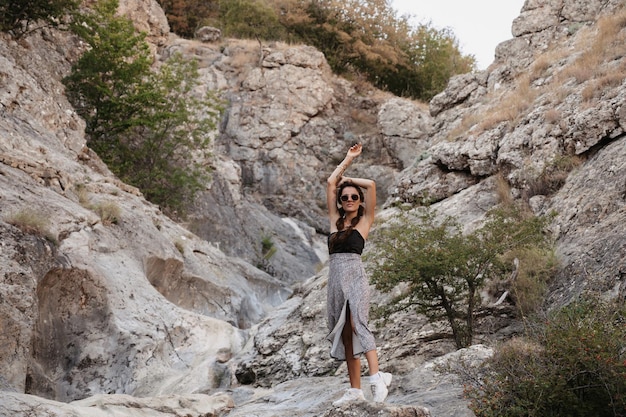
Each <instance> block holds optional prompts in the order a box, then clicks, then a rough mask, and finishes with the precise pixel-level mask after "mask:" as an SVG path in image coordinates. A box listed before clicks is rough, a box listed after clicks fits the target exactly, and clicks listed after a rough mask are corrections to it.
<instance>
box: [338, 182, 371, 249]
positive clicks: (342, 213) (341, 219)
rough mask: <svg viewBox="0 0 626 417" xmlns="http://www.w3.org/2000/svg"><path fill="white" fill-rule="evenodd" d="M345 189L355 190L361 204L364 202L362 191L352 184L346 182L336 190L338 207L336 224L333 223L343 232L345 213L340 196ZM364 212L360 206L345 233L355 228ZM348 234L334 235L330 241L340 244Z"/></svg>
mask: <svg viewBox="0 0 626 417" xmlns="http://www.w3.org/2000/svg"><path fill="white" fill-rule="evenodd" d="M347 187H353V188H356V191H357V193H359V198H360V199H361V203H362V202H364V201H365V195H364V194H363V190H361V187H359V186H358V185H356V184H355V183H353V182H350V181H346V182H344V183H342V184H341V185H340V186H339V187H338V188H337V205H338V206H339V207H338V208H339V218H338V219H337V223H335V225H336V226H337V230H338V231H342V230H344V218H345V216H346V211H345V210H344V209H343V207H342V206H341V194H342V193H343V190H344V188H347ZM364 212H365V208H364V207H363V206H362V205H359V210H358V211H357V214H356V217H354V219H352V221H351V222H350V226H348V228H347V229H346V231H349V230H352V229H354V226H356V225H357V224H358V223H359V220H361V217H363V213H364ZM349 234H350V233H341V234H339V233H336V234H335V235H333V236H332V237H331V241H332V243H336V242H340V241H342V240H344V239H347V237H348V235H349Z"/></svg>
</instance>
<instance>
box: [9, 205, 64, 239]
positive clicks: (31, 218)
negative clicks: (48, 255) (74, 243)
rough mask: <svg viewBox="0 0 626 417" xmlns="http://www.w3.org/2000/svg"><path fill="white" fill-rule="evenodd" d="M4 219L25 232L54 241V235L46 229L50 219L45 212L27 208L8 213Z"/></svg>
mask: <svg viewBox="0 0 626 417" xmlns="http://www.w3.org/2000/svg"><path fill="white" fill-rule="evenodd" d="M5 221H6V222H7V223H9V224H11V225H13V226H15V227H17V228H18V229H20V230H21V231H22V232H23V233H25V234H29V235H35V236H39V237H42V238H45V239H47V240H49V241H51V242H56V236H54V235H53V234H52V232H50V230H49V229H48V226H49V222H50V220H49V218H48V216H47V215H46V214H45V213H42V212H39V211H36V210H32V209H28V208H27V209H23V210H21V211H18V212H15V213H13V214H11V215H9V216H8V217H7V218H6V219H5Z"/></svg>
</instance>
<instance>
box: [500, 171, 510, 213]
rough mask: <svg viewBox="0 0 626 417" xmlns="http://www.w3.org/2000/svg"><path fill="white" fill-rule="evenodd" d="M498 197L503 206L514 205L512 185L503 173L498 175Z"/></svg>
mask: <svg viewBox="0 0 626 417" xmlns="http://www.w3.org/2000/svg"><path fill="white" fill-rule="evenodd" d="M496 195H497V196H498V202H499V203H500V204H502V205H503V206H506V207H511V206H512V205H513V196H512V195H511V185H510V184H509V182H508V181H507V180H506V178H504V175H503V174H502V173H498V174H497V175H496Z"/></svg>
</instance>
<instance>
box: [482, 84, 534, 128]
mask: <svg viewBox="0 0 626 417" xmlns="http://www.w3.org/2000/svg"><path fill="white" fill-rule="evenodd" d="M536 97H537V91H536V90H535V89H533V88H532V87H531V85H530V76H529V75H524V76H522V77H520V79H519V80H518V82H517V85H516V88H515V89H514V90H512V91H510V92H509V93H507V94H506V95H505V96H504V97H503V98H502V100H499V101H497V104H496V106H495V107H492V108H491V112H490V113H488V114H487V115H484V117H482V122H481V123H480V124H479V126H478V129H479V131H485V130H489V129H491V128H493V127H494V126H496V125H497V124H499V123H502V122H511V123H512V124H515V122H516V121H517V120H518V119H519V118H520V117H521V116H522V115H523V114H525V113H526V111H527V110H528V109H529V108H530V107H531V105H532V104H533V101H534V100H535V98H536Z"/></svg>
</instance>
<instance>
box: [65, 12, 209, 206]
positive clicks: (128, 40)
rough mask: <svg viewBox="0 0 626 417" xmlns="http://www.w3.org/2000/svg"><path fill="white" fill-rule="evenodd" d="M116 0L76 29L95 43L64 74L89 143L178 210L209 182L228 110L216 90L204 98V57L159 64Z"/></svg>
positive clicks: (161, 202) (163, 203) (116, 167)
mask: <svg viewBox="0 0 626 417" xmlns="http://www.w3.org/2000/svg"><path fill="white" fill-rule="evenodd" d="M116 10H117V1H116V0H106V1H101V2H100V3H98V5H97V6H96V8H95V10H94V12H93V13H92V14H90V15H85V16H82V18H81V19H80V20H77V21H76V22H75V24H74V30H75V31H76V32H77V33H78V34H79V35H80V36H81V37H82V38H83V39H84V40H85V41H86V42H87V43H88V44H89V46H90V49H89V50H88V51H86V52H85V53H84V54H83V55H82V56H81V58H80V59H79V61H78V62H77V63H76V65H74V67H73V68H72V73H71V74H70V75H69V76H68V77H66V78H65V79H64V83H65V85H66V87H67V95H68V98H69V99H70V101H71V102H72V104H73V105H74V107H75V108H76V110H77V112H78V114H79V115H80V116H82V117H83V118H84V119H85V120H86V133H87V136H88V145H89V146H90V147H91V148H92V149H94V151H95V152H96V153H97V154H98V155H99V156H100V157H101V158H102V159H103V161H104V162H105V163H106V164H107V165H108V166H109V168H110V169H111V170H112V171H113V172H114V173H115V174H116V175H118V176H119V177H120V178H121V179H122V180H124V181H126V182H128V183H130V184H132V185H135V186H137V187H138V188H139V189H140V190H141V191H142V192H143V193H144V195H145V196H146V198H147V199H148V200H150V201H152V202H154V203H156V204H159V205H161V206H162V207H163V208H164V209H166V210H168V211H169V212H170V213H171V214H178V215H183V214H184V211H185V210H184V208H185V204H187V203H189V202H190V201H191V200H192V199H193V197H194V196H195V193H196V192H197V191H198V190H199V189H200V188H201V187H202V183H203V181H204V180H206V178H207V177H208V175H209V173H210V170H209V167H208V165H207V158H208V156H209V151H208V145H209V142H210V135H209V133H210V131H212V130H213V129H214V128H215V125H216V122H217V120H218V118H219V114H220V110H221V109H220V102H219V100H217V99H216V98H215V97H214V96H213V95H212V94H210V93H207V94H206V95H204V96H203V97H199V98H198V97H196V96H195V94H194V90H195V89H196V88H197V87H198V86H199V85H198V73H197V64H196V62H194V61H186V60H184V59H182V58H181V57H180V56H179V55H175V56H173V57H172V58H170V59H169V60H168V61H167V62H166V63H164V64H163V65H161V66H160V67H159V68H158V70H153V69H152V66H153V65H152V64H153V63H152V58H151V55H150V50H149V47H148V44H147V43H146V41H145V34H143V33H137V32H136V31H135V29H134V27H133V24H132V22H131V21H130V20H129V19H127V18H125V17H121V16H116V15H115V11H116Z"/></svg>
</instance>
